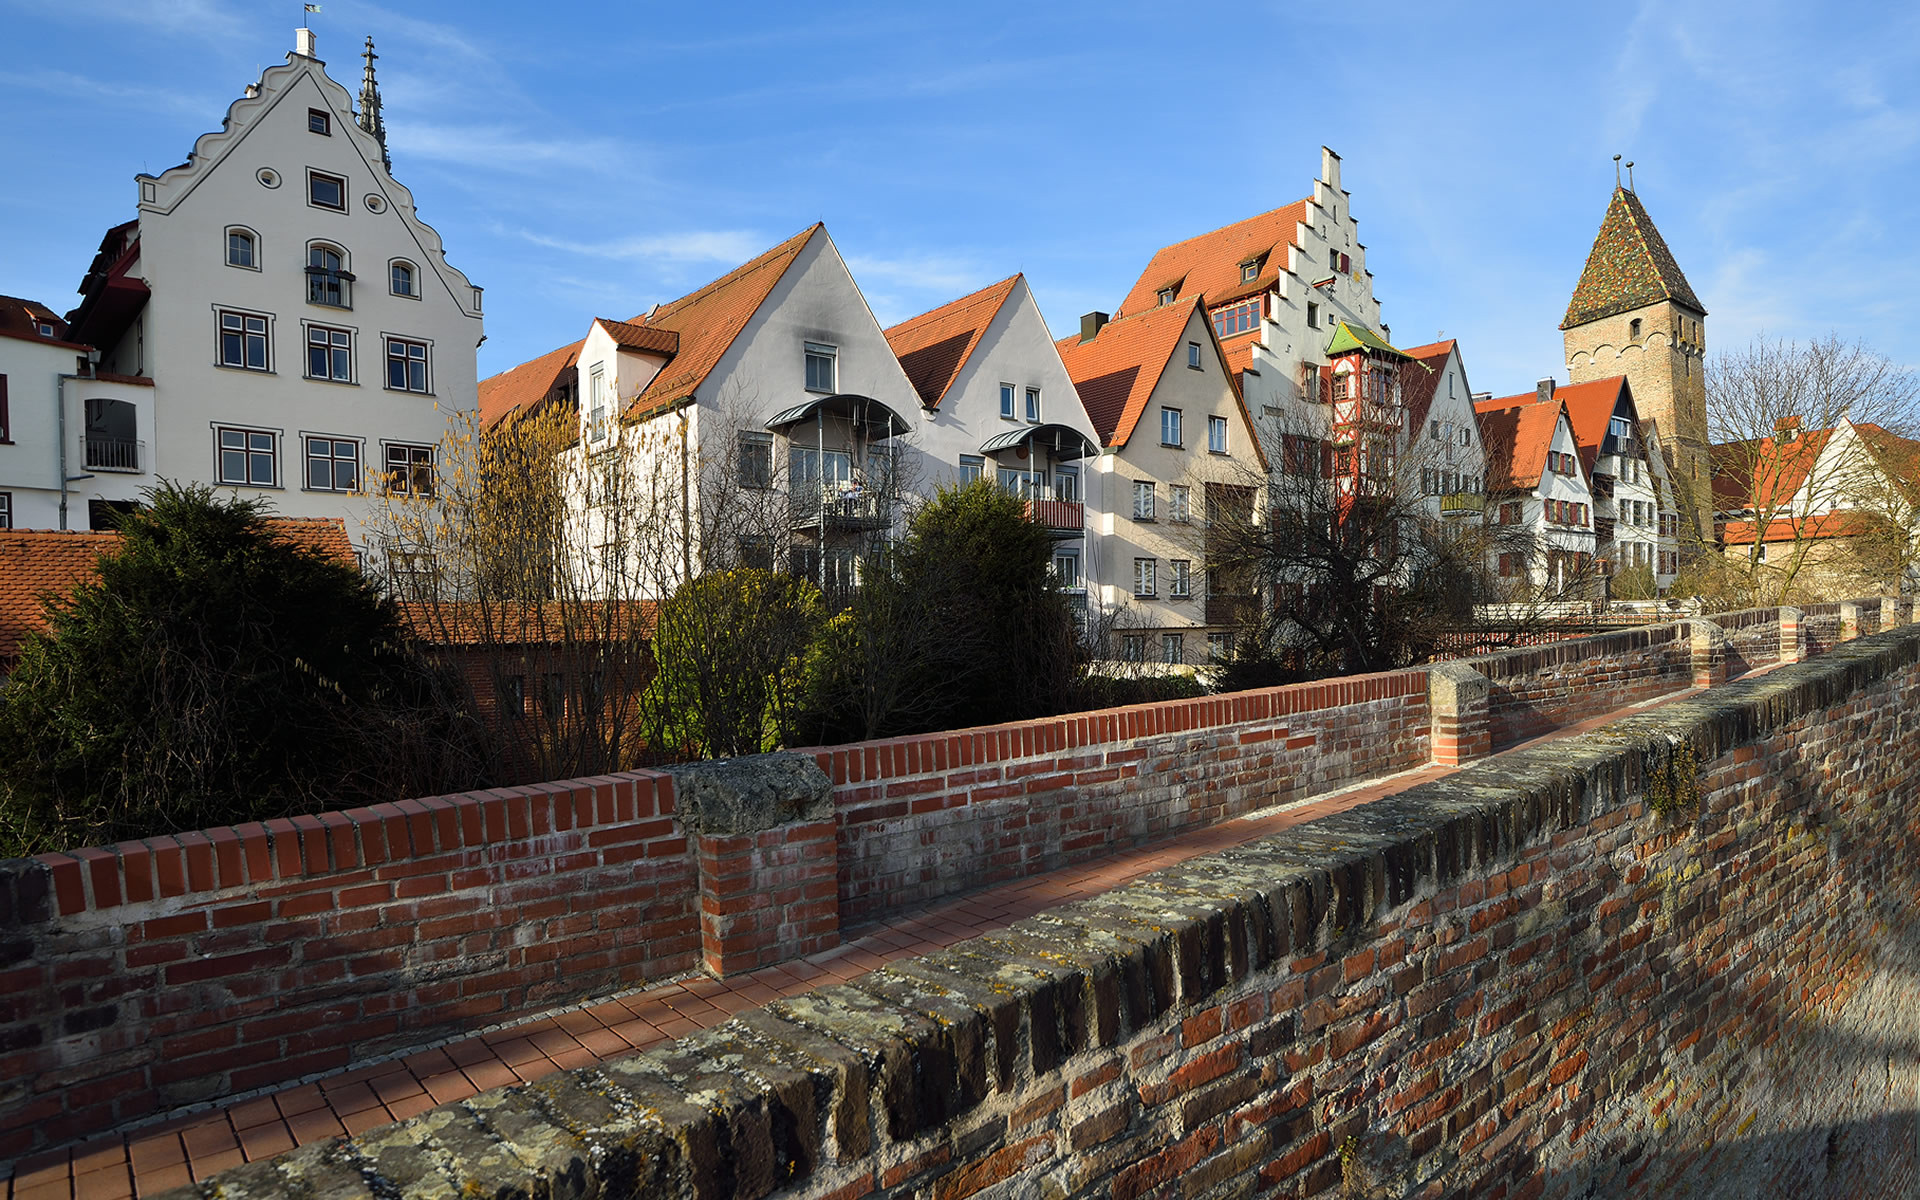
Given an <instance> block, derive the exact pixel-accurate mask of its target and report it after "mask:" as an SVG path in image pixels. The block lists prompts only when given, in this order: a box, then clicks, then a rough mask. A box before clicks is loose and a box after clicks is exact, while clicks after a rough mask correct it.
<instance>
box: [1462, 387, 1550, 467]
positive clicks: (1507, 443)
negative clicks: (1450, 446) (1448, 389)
mask: <svg viewBox="0 0 1920 1200" xmlns="http://www.w3.org/2000/svg"><path fill="white" fill-rule="evenodd" d="M1563 411H1565V410H1564V409H1562V407H1561V406H1560V405H1559V404H1557V403H1555V402H1553V401H1547V402H1546V403H1541V402H1540V400H1539V398H1538V397H1537V396H1535V395H1533V394H1531V393H1529V394H1527V395H1525V396H1509V397H1507V398H1506V399H1503V400H1482V401H1480V402H1479V403H1477V404H1475V405H1474V406H1473V412H1474V416H1475V417H1476V418H1477V419H1478V421H1479V424H1480V444H1481V445H1482V446H1483V447H1485V449H1486V452H1487V488H1488V490H1490V491H1501V490H1506V489H1518V490H1520V491H1523V492H1531V491H1533V490H1534V489H1535V488H1537V487H1539V486H1540V476H1541V473H1542V472H1544V471H1545V470H1546V467H1547V451H1548V450H1549V449H1550V448H1551V447H1552V445H1553V431H1554V429H1555V427H1556V426H1558V424H1559V423H1560V414H1561V413H1562V412H1563Z"/></svg>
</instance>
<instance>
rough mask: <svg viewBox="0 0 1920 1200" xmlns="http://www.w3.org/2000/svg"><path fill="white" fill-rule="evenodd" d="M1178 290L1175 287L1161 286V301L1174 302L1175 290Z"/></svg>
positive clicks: (1165, 302)
mask: <svg viewBox="0 0 1920 1200" xmlns="http://www.w3.org/2000/svg"><path fill="white" fill-rule="evenodd" d="M1176 290H1177V289H1174V288H1170V287H1163V288H1161V289H1160V303H1162V304H1172V303H1173V294H1174V292H1175V291H1176Z"/></svg>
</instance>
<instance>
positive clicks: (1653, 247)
mask: <svg viewBox="0 0 1920 1200" xmlns="http://www.w3.org/2000/svg"><path fill="white" fill-rule="evenodd" d="M1706 318H1707V310H1706V308H1705V307H1704V306H1702V305H1701V303H1700V298H1699V297H1698V296H1696V295H1694V294H1693V288H1692V287H1691V286H1689V285H1688V283H1687V277H1686V276H1685V275H1684V274H1682V273H1681V271H1680V264H1679V263H1677V262H1675V261H1674V259H1673V252H1672V251H1671V250H1668V249H1667V243H1666V241H1665V239H1663V238H1662V237H1661V236H1660V231H1659V230H1658V229H1655V228H1654V225H1653V218H1651V217H1649V216H1648V215H1647V210H1646V209H1645V208H1644V207H1643V206H1642V205H1641V203H1640V197H1638V196H1636V195H1634V193H1633V192H1632V191H1631V190H1629V189H1627V188H1623V187H1615V188H1614V189H1613V199H1612V201H1611V202H1610V203H1609V204H1608V205H1607V216H1606V219H1605V220H1603V221H1602V222H1601V223H1600V233H1599V235H1598V236H1597V237H1595V238H1594V239H1593V250H1592V252H1591V253H1589V254H1588V255H1587V266H1586V269H1585V270H1583V271H1582V272H1581V273H1580V283H1579V285H1578V286H1577V287H1575V288H1574V289H1573V300H1572V301H1571V302H1570V303H1569V304H1568V305H1567V318H1566V320H1564V321H1562V322H1560V329H1561V331H1562V334H1563V336H1564V338H1565V345H1566V352H1567V377H1568V379H1569V380H1570V381H1571V382H1573V383H1586V382H1589V381H1591V380H1595V379H1607V378H1610V377H1612V376H1615V375H1625V376H1626V377H1627V385H1628V386H1629V387H1631V388H1632V389H1633V398H1634V401H1635V403H1636V404H1637V405H1638V407H1639V409H1640V413H1641V415H1642V416H1643V417H1645V418H1646V419H1648V420H1651V421H1652V422H1653V423H1654V424H1655V425H1657V426H1658V427H1659V430H1660V441H1661V444H1662V445H1663V446H1664V447H1665V449H1666V452H1667V455H1668V458H1669V463H1668V470H1669V476H1670V477H1671V478H1672V479H1673V480H1674V482H1675V484H1676V486H1677V489H1678V491H1679V493H1680V495H1679V497H1678V500H1679V503H1678V504H1677V505H1676V507H1678V508H1679V509H1680V510H1681V512H1682V514H1683V515H1684V514H1687V513H1689V512H1690V513H1691V514H1692V516H1693V520H1694V521H1695V522H1696V528H1697V529H1698V530H1700V531H1702V532H1704V533H1705V534H1706V535H1707V536H1708V537H1711V536H1712V532H1713V471H1712V468H1711V466H1710V465H1709V463H1708V459H1707V446H1708V442H1707V409H1706V401H1707V389H1706V380H1705V378H1704V375H1703V372H1702V367H1703V365H1704V362H1705V356H1706V346H1707V333H1706Z"/></svg>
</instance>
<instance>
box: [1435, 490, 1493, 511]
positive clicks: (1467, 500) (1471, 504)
mask: <svg viewBox="0 0 1920 1200" xmlns="http://www.w3.org/2000/svg"><path fill="white" fill-rule="evenodd" d="M1486 508H1487V498H1486V497H1485V496H1482V495H1479V494H1478V493H1475V492H1453V493H1450V494H1448V495H1444V496H1441V497H1440V515H1441V516H1443V517H1465V516H1470V515H1472V514H1475V513H1481V512H1485V511H1486Z"/></svg>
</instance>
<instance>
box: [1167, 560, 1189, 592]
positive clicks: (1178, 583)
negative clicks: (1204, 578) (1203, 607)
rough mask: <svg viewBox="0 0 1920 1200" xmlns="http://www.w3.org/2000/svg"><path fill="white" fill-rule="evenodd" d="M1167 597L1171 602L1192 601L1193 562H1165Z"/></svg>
mask: <svg viewBox="0 0 1920 1200" xmlns="http://www.w3.org/2000/svg"><path fill="white" fill-rule="evenodd" d="M1167 596H1168V598H1169V599H1173V600H1191V599H1193V561H1192V560H1191V559H1185V558H1172V559H1168V560H1167Z"/></svg>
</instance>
